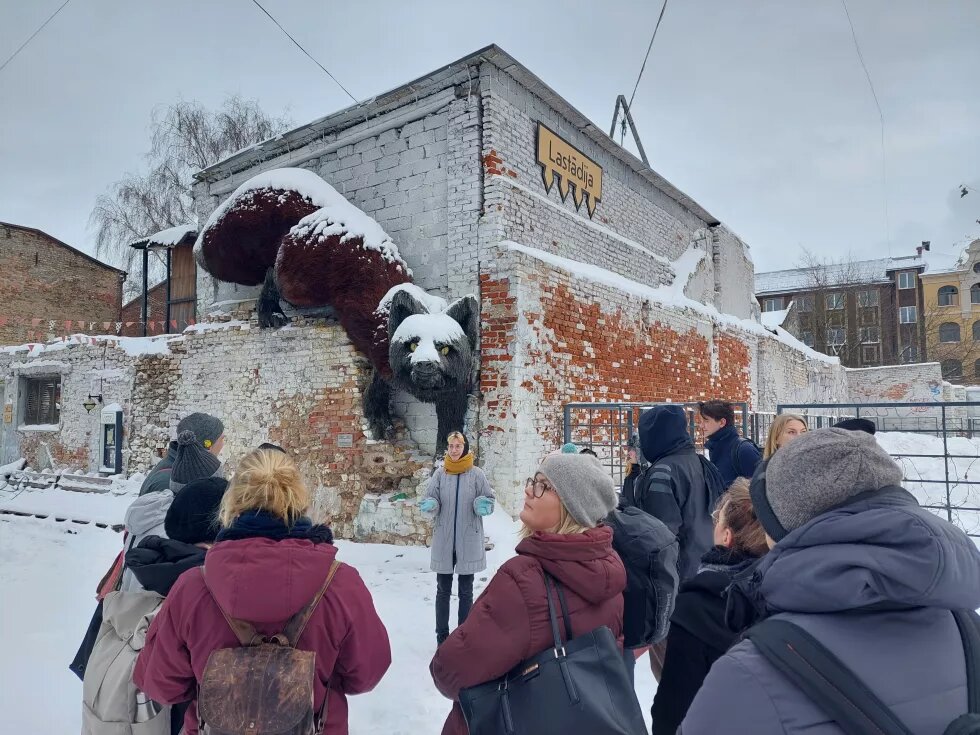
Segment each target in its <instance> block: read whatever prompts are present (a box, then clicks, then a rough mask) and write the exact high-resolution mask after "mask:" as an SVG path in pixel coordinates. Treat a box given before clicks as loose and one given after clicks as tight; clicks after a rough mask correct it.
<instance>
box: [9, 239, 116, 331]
mask: <svg viewBox="0 0 980 735" xmlns="http://www.w3.org/2000/svg"><path fill="white" fill-rule="evenodd" d="M121 275H122V274H121V273H119V272H118V271H116V270H113V269H110V268H109V267H107V266H104V265H100V264H99V263H97V262H95V261H94V260H92V259H90V258H88V257H86V256H85V255H83V254H81V253H79V252H76V251H74V250H72V249H71V248H69V247H66V246H65V245H64V244H62V243H60V242H59V241H57V240H55V239H54V238H52V237H50V236H48V235H45V234H44V233H41V232H38V231H36V230H29V229H22V228H19V227H14V226H9V225H4V224H0V294H2V298H0V344H8V345H10V344H22V343H24V342H33V341H43V340H45V339H47V338H48V337H50V336H57V335H63V334H66V333H69V332H78V331H83V330H82V329H81V328H79V327H78V322H86V323H88V322H97V323H98V324H99V331H105V329H104V327H103V326H102V325H103V324H104V323H105V322H111V323H112V326H111V331H112V332H115V322H116V321H118V319H119V313H120V309H121V304H122V279H121ZM52 321H53V322H55V324H54V328H53V329H52V325H51V324H50V323H49V322H52ZM67 321H71V322H72V325H71V327H70V328H69V327H68V326H67V325H66V324H65V322H67Z"/></svg>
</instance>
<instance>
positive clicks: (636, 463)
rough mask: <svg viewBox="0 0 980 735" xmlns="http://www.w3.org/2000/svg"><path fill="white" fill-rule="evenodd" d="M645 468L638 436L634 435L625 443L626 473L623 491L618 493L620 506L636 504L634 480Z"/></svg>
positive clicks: (635, 480)
mask: <svg viewBox="0 0 980 735" xmlns="http://www.w3.org/2000/svg"><path fill="white" fill-rule="evenodd" d="M645 469H646V462H644V461H643V455H642V454H641V452H640V438H639V437H638V436H634V437H633V438H631V439H630V441H629V443H628V444H627V445H626V474H624V475H623V491H622V493H621V494H620V502H619V506H620V508H621V509H622V508H624V507H626V506H629V505H634V506H635V505H636V494H635V490H636V482H637V481H638V480H639V479H640V476H641V475H642V474H643V471H644V470H645Z"/></svg>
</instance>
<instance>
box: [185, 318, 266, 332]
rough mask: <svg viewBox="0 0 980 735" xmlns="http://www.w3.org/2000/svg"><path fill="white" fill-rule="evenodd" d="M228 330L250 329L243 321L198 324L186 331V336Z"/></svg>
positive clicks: (232, 320)
mask: <svg viewBox="0 0 980 735" xmlns="http://www.w3.org/2000/svg"><path fill="white" fill-rule="evenodd" d="M227 329H250V326H249V323H248V322H243V321H242V320H241V319H231V320H229V321H226V322H222V321H217V322H198V323H197V324H191V325H189V326H188V327H186V328H185V329H184V334H203V333H204V332H221V331H224V330H227Z"/></svg>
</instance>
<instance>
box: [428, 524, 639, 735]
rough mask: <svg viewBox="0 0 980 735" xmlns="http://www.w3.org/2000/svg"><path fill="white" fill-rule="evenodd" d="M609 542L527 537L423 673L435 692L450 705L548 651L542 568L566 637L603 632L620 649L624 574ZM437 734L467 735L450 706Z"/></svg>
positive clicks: (608, 537)
mask: <svg viewBox="0 0 980 735" xmlns="http://www.w3.org/2000/svg"><path fill="white" fill-rule="evenodd" d="M612 537H613V534H612V531H611V530H610V529H609V528H606V527H605V526H600V527H599V528H593V529H590V530H588V531H586V532H585V533H581V534H568V535H558V534H553V533H535V534H534V535H533V536H531V537H530V538H527V539H524V540H523V541H521V542H520V543H519V544H518V545H517V556H516V557H514V558H513V559H509V560H508V561H507V562H506V563H505V564H504V565H503V566H502V567H500V570H499V571H498V572H497V573H496V574H495V575H494V577H493V579H491V580H490V584H489V585H487V588H486V589H485V590H484V591H483V594H482V595H480V597H479V599H477V601H476V603H475V604H474V605H473V609H472V610H471V611H470V615H469V617H468V618H467V619H466V622H465V623H463V624H462V625H461V626H459V627H458V628H456V630H454V631H453V633H452V635H450V636H449V638H448V639H447V640H446V642H445V643H443V644H442V645H441V646H440V647H439V650H438V651H436V655H435V657H434V658H433V659H432V663H431V664H430V665H429V670H430V671H431V672H432V680H433V681H434V682H435V684H436V687H438V689H439V691H440V692H442V693H443V694H444V695H445V696H447V697H449V698H450V699H454V700H455V699H457V697H458V696H459V690H460V689H464V688H466V687H471V686H475V685H477V684H482V683H483V682H485V681H489V680H491V679H495V678H497V677H498V676H503V675H504V674H506V673H507V672H508V671H510V670H511V669H512V668H513V667H514V666H516V665H517V664H519V663H520V662H521V661H523V660H524V659H526V658H529V657H531V656H534V655H536V654H538V653H541V651H544V650H545V649H547V648H550V647H551V646H553V645H554V636H553V635H552V632H551V622H550V618H549V616H548V602H547V598H546V597H545V589H544V577H543V575H542V574H541V568H542V567H544V569H545V571H547V572H548V573H549V574H550V575H551V576H553V577H554V578H555V579H557V580H558V581H559V582H560V583H561V584H562V585H563V586H564V588H565V596H566V599H567V602H568V612H569V615H570V616H571V622H572V631H573V632H575V633H578V632H582V633H585V632H588V631H590V630H593V629H595V628H598V627H599V626H601V625H605V626H608V627H609V628H610V629H611V630H612V632H613V634H614V635H615V636H616V637H617V638H619V640H620V643H622V632H623V589H625V587H626V570H625V569H624V568H623V563H622V561H620V559H619V556H617V554H616V552H614V551H613V548H612ZM552 598H553V599H554V593H552ZM555 604H556V605H557V604H558V601H557V600H555ZM558 610H560V608H557V607H556V611H558ZM559 614H560V612H559ZM562 631H563V632H564V627H563V626H562ZM442 733H443V735H467V733H468V730H467V727H466V722H465V721H464V720H463V713H462V711H461V710H460V708H459V702H458V701H456V702H454V703H453V710H452V712H450V713H449V718H448V719H447V720H446V724H445V725H444V726H443V728H442Z"/></svg>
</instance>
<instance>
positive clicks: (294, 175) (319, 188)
mask: <svg viewBox="0 0 980 735" xmlns="http://www.w3.org/2000/svg"><path fill="white" fill-rule="evenodd" d="M257 189H278V190H280V191H294V192H296V193H297V194H299V195H300V196H303V197H306V198H307V199H309V200H310V201H311V202H312V203H313V204H315V205H316V206H317V207H327V206H329V205H330V204H331V203H332V202H333V201H335V198H336V197H339V196H340V194H338V193H337V191H336V190H335V189H334V188H333V187H332V186H330V184H328V183H327V182H326V181H324V180H323V179H321V178H320V177H319V176H317V175H316V174H315V173H313V172H312V171H308V170H307V169H305V168H275V169H272V170H271V171H264V172H262V173H260V174H256V175H255V176H253V177H252V178H250V179H249V180H248V181H246V182H244V183H243V184H242V185H241V186H239V187H238V188H237V189H235V191H233V192H232V193H231V194H230V195H229V196H228V198H227V199H225V200H224V201H223V202H221V204H219V205H218V208H217V209H215V210H214V211H213V212H212V213H211V216H210V217H208V221H207V222H205V223H204V227H202V228H201V231H200V233H199V234H198V236H197V242H196V243H194V254H195V255H197V254H198V253H200V250H201V244H202V243H203V241H204V233H206V232H207V231H208V230H209V229H211V228H212V227H214V225H216V224H217V223H218V221H219V220H220V219H221V218H222V217H223V216H224V215H225V212H227V211H228V210H229V209H231V207H232V205H233V204H234V203H235V202H236V201H237V200H238V198H239V197H241V196H242V195H244V194H247V193H248V192H250V191H256V190H257ZM341 199H343V197H341ZM344 201H347V200H346V199H345V200H344ZM358 211H360V210H358Z"/></svg>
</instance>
